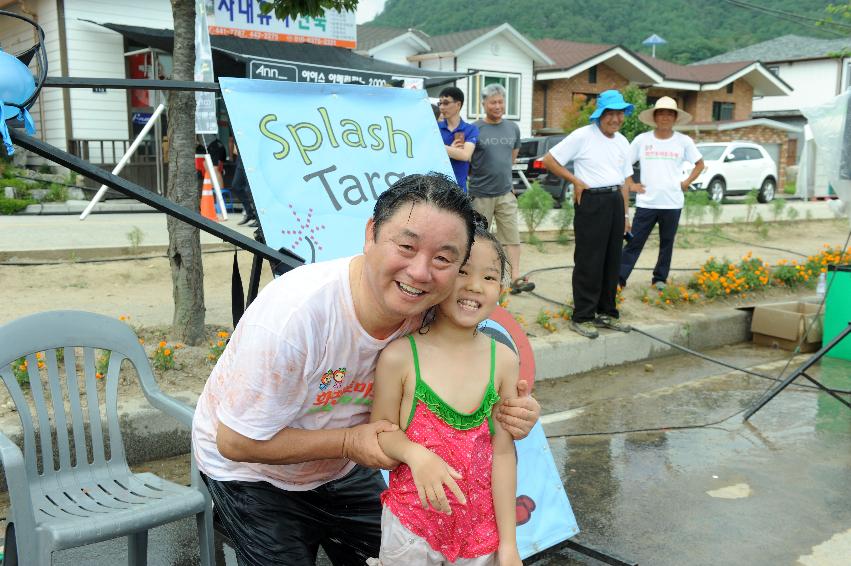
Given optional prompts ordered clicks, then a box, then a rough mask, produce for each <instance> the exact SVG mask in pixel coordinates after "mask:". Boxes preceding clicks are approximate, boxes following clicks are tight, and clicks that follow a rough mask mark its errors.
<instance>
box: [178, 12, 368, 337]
mask: <svg viewBox="0 0 851 566" xmlns="http://www.w3.org/2000/svg"><path fill="white" fill-rule="evenodd" d="M357 4H358V0H274V1H272V2H261V3H260V7H261V10H262V11H263V13H269V12H270V11H274V13H275V16H276V17H278V18H279V19H284V18H286V17H290V18H295V17H296V16H298V15H305V16H312V17H316V16H320V15H322V14H323V12H324V11H325V10H326V9H329V10H354V9H355V8H356V7H357ZM171 11H172V17H173V19H174V52H173V65H174V67H173V71H172V78H173V79H175V80H183V81H191V80H193V79H194V65H195V0H171ZM168 139H169V142H170V143H169V151H168V163H169V168H168V185H167V186H166V195H165V196H166V197H167V198H169V199H170V200H172V201H173V202H174V203H175V204H178V205H180V206H183V207H185V208H188V209H189V210H194V211H198V210H199V209H200V191H199V187H198V181H197V178H196V176H195V162H194V159H195V94H194V93H193V92H182V91H171V92H170V94H169V96H168ZM166 226H167V228H168V261H169V265H170V267H171V282H172V297H173V300H174V316H173V317H172V333H173V334H174V336H175V338H176V339H177V340H180V341H182V342H185V343H187V344H190V345H197V344H200V343H201V342H202V341H203V340H204V315H205V313H206V308H205V306H204V266H203V263H202V261H201V234H200V231H199V230H198V228H194V227H192V226H190V225H188V224H186V223H185V222H182V221H180V220H177V219H176V218H174V217H172V216H168V217H167V219H166Z"/></svg>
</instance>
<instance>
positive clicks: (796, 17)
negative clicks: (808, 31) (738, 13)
mask: <svg viewBox="0 0 851 566" xmlns="http://www.w3.org/2000/svg"><path fill="white" fill-rule="evenodd" d="M726 1H727V2H728V3H729V4H732V5H733V6H736V7H737V8H744V9H746V10H752V11H755V12H759V13H762V14H765V15H768V16H773V17H775V18H780V19H782V20H786V21H790V22H794V23H796V24H799V25H802V26H807V27H810V28H813V29H817V30H820V31H825V32H828V33H831V34H833V35H836V36H840V37H846V36H847V35H848V34H847V32H846V33H842V32H841V31H838V30H835V29H832V28H831V27H830V26H834V27H840V28H844V29H846V30H848V32H851V25H848V24H843V23H840V22H826V21H825V20H823V19H819V18H813V17H811V16H805V15H803V14H795V13H793V12H786V11H783V10H777V9H775V8H767V7H765V6H757V5H754V4H749V3H747V2H743V1H742V0H726ZM809 22H813V23H809ZM816 24H825V25H816Z"/></svg>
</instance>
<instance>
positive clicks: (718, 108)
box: [712, 102, 736, 121]
mask: <svg viewBox="0 0 851 566" xmlns="http://www.w3.org/2000/svg"><path fill="white" fill-rule="evenodd" d="M735 108H736V105H735V104H734V103H732V102H713V103H712V119H713V120H715V121H721V120H732V119H733V111H734V110H735Z"/></svg>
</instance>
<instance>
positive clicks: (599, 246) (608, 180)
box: [544, 90, 634, 338]
mask: <svg viewBox="0 0 851 566" xmlns="http://www.w3.org/2000/svg"><path fill="white" fill-rule="evenodd" d="M633 108H634V107H633V105H632V104H630V103H628V102H626V101H625V100H624V99H623V96H622V95H621V93H619V92H618V91H616V90H607V91H605V92H602V93H601V94H600V96H599V98H597V108H596V109H595V110H594V113H593V114H591V116H590V120H591V123H590V124H589V125H587V126H583V127H581V128H578V129H576V130H574V131H573V132H571V133H570V135H568V136H567V137H566V138H564V139H563V140H562V141H561V142H559V143H558V145H556V146H555V147H554V148H552V149H551V150H550V152H549V153H547V155H546V156H545V157H544V166H545V167H546V168H547V169H548V170H549V171H551V172H552V173H554V174H555V175H558V176H559V177H561V178H562V179H565V180H566V181H567V182H569V183H573V200H574V207H575V209H576V216H575V219H574V221H573V229H574V234H575V238H576V246H575V248H574V252H573V263H574V267H573V281H572V283H573V305H574V307H573V317H572V319H571V321H570V328H571V329H572V330H574V331H575V332H577V333H579V334H581V335H582V336H585V337H587V338H596V337H597V336H598V335H599V333H598V332H597V328H610V329H612V330H619V331H621V332H629V331H630V330H631V329H630V327H629V326H627V325H626V324H624V323H622V322H621V321H620V320H619V317H620V313H619V312H618V308H617V287H618V270H619V268H620V262H621V249H622V243H621V242H622V239H623V237H624V234H626V233H627V232H629V230H630V225H629V191H628V188H627V185H626V179H627V177H630V176H631V175H632V161H631V160H630V158H629V142H628V141H626V138H625V137H623V135H621V133H620V132H619V131H618V130H620V129H621V126H622V125H623V120H624V116H625V115H629V114H632V111H633ZM570 161H573V167H574V172H573V173H571V172H570V171H568V170H567V169H566V168H565V165H566V164H567V163H568V162H570Z"/></svg>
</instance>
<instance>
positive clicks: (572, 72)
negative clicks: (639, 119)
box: [535, 45, 664, 84]
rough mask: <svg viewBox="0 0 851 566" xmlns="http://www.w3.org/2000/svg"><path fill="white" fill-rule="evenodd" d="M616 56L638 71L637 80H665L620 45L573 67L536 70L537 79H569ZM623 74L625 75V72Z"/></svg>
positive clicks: (646, 81)
mask: <svg viewBox="0 0 851 566" xmlns="http://www.w3.org/2000/svg"><path fill="white" fill-rule="evenodd" d="M615 57H620V58H621V59H623V60H624V62H625V63H627V64H629V65H631V66H632V67H633V68H634V69H635V70H636V71H637V72H638V79H637V80H635V82H641V83H653V84H656V83H660V82H662V81H663V80H664V75H662V74H661V73H659V72H658V71H657V70H656V69H654V68H653V67H651V66H650V65H648V64H646V63H644V62H643V61H642V60H641V59H639V58H637V57H635V56H634V55H633V54H632V53H631V52H630V51H629V50H627V49H624V48H623V47H622V46H620V45H616V46H614V47H612V48H611V49H607V50H606V51H604V52H602V53H598V54H597V55H594V56H592V57H589V58H588V59H586V60H584V61H582V62H580V63H577V64H576V65H573V66H572V67H565V68H562V69H547V70H541V71H536V72H535V80H540V81H549V80H556V79H569V78H571V77H574V76H576V75H578V74H579V73H581V72H583V71H585V70H587V69H590V68H591V67H593V66H594V65H599V64H600V63H605V62H606V61H609V60H611V59H613V58H615ZM615 70H617V69H615ZM621 74H622V75H624V73H621ZM624 76H625V75H624ZM627 78H629V77H627Z"/></svg>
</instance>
